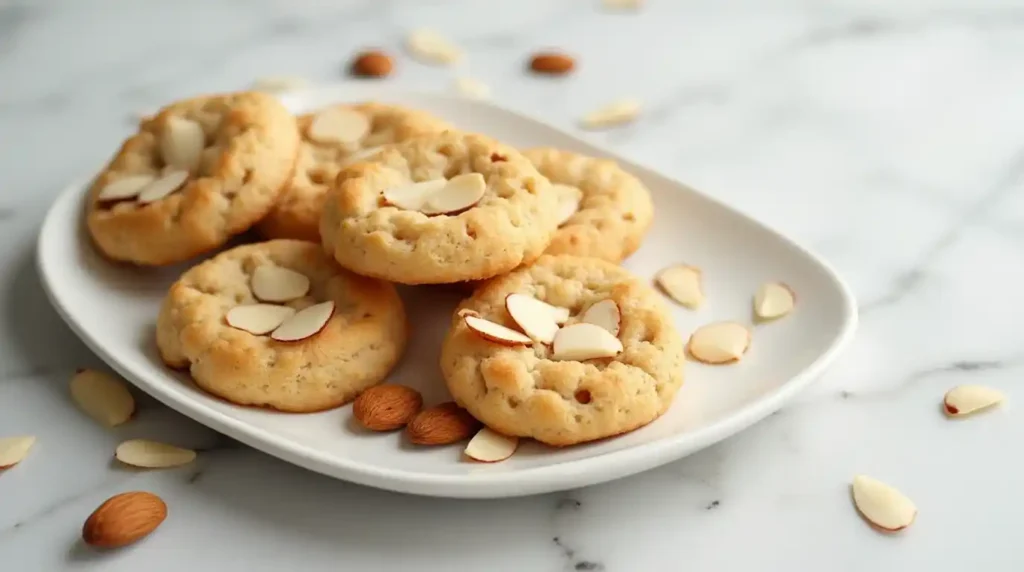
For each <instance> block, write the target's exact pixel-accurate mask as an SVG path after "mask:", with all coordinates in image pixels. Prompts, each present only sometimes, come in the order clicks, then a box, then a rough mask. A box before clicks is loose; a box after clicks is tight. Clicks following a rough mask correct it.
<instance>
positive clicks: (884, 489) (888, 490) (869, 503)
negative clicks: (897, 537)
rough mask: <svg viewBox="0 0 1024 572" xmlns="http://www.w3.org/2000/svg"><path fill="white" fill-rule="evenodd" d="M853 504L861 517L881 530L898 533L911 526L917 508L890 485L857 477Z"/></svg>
mask: <svg viewBox="0 0 1024 572" xmlns="http://www.w3.org/2000/svg"><path fill="white" fill-rule="evenodd" d="M851 488H852V490H853V503H854V504H855V505H856V506H857V510H858V511H859V512H860V514H861V516H863V517H864V519H865V520H867V521H868V522H869V523H871V524H872V525H874V526H875V527H876V528H878V529H879V530H882V531H884V532H897V531H900V530H903V529H904V528H906V527H908V526H910V525H911V523H913V522H914V518H915V517H916V516H917V507H916V506H914V503H913V502H912V501H911V500H910V499H908V498H907V497H905V496H903V493H901V492H899V491H898V490H896V489H894V488H892V487H890V486H889V485H887V484H885V483H883V482H881V481H879V480H876V479H873V478H871V477H866V476H864V475H857V476H856V477H854V478H853V486H852V487H851Z"/></svg>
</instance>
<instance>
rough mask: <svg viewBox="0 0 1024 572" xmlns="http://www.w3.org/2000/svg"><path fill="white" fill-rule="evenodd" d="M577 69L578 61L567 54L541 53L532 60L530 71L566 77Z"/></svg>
mask: <svg viewBox="0 0 1024 572" xmlns="http://www.w3.org/2000/svg"><path fill="white" fill-rule="evenodd" d="M574 67H576V61H575V60H573V59H572V58H571V57H569V56H567V55H565V54H559V53H556V52H540V53H537V54H534V56H533V58H532V59H531V60H530V69H531V70H533V71H535V72H537V73H543V74H548V75H565V74H567V73H569V72H571V71H572V70H573V68H574Z"/></svg>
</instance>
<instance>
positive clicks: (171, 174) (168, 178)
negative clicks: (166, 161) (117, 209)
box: [135, 170, 189, 205]
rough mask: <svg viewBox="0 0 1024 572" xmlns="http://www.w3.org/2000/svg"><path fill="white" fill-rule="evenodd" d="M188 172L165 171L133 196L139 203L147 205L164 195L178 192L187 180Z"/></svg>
mask: <svg viewBox="0 0 1024 572" xmlns="http://www.w3.org/2000/svg"><path fill="white" fill-rule="evenodd" d="M188 178H189V172H188V171H181V170H173V171H167V172H166V173H164V174H163V176H161V177H160V178H159V179H157V180H155V181H153V182H152V183H150V184H149V185H148V186H147V187H146V188H145V189H142V191H141V192H140V193H139V196H138V197H136V198H135V200H136V201H138V202H139V204H143V205H148V204H149V203H155V202H156V201H159V200H160V199H163V198H164V197H166V196H168V195H170V194H172V193H176V192H178V191H179V190H180V189H181V187H183V186H184V185H185V183H186V182H187V181H188Z"/></svg>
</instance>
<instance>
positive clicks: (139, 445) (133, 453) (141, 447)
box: [114, 439, 196, 469]
mask: <svg viewBox="0 0 1024 572" xmlns="http://www.w3.org/2000/svg"><path fill="white" fill-rule="evenodd" d="M114 456H115V457H117V460H118V461H121V462H122V463H124V464H126V465H131V466H133V467H141V468H143V469H166V468H169V467H178V466H181V465H187V464H189V463H191V462H192V461H194V460H195V459H196V452H195V451H193V450H191V449H183V448H181V447H175V446H174V445H168V444H167V443H160V442H159V441H150V440H149V439H130V440H128V441H125V442H123V443H121V444H120V445H118V446H117V449H116V450H115V452H114Z"/></svg>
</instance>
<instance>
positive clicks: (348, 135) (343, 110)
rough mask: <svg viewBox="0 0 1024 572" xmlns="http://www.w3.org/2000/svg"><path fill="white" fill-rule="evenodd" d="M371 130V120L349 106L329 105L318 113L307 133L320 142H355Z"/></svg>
mask: <svg viewBox="0 0 1024 572" xmlns="http://www.w3.org/2000/svg"><path fill="white" fill-rule="evenodd" d="M369 132H370V120H369V119H367V118H366V116H365V115H363V114H362V113H359V112H358V111H355V110H352V109H349V108H347V107H329V108H327V109H325V110H323V111H321V112H320V113H318V114H316V117H314V118H313V121H312V123H310V124H309V130H308V131H307V132H306V135H307V136H308V137H309V138H310V139H312V140H314V141H317V142H320V143H333V144H337V143H342V144H345V143H355V142H357V141H359V140H361V139H362V138H363V137H365V136H366V134H367V133H369Z"/></svg>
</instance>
